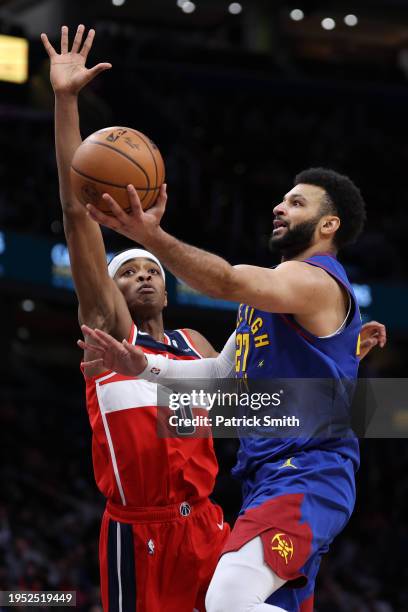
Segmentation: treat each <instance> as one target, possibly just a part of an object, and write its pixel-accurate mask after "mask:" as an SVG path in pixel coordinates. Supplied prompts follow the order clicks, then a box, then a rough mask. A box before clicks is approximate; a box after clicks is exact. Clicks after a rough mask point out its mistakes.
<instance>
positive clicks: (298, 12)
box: [289, 8, 305, 21]
mask: <svg viewBox="0 0 408 612" xmlns="http://www.w3.org/2000/svg"><path fill="white" fill-rule="evenodd" d="M289 16H290V18H291V19H293V21H302V19H303V18H304V16H305V14H304V12H303V11H302V9H298V8H296V9H293V11H290V13H289Z"/></svg>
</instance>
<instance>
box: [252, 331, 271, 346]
mask: <svg viewBox="0 0 408 612" xmlns="http://www.w3.org/2000/svg"><path fill="white" fill-rule="evenodd" d="M254 342H255V347H256V348H260V347H261V346H268V345H269V338H268V334H262V336H256V337H255V338H254Z"/></svg>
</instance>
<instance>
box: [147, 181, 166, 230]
mask: <svg viewBox="0 0 408 612" xmlns="http://www.w3.org/2000/svg"><path fill="white" fill-rule="evenodd" d="M166 204H167V185H166V184H165V183H163V185H162V186H161V187H160V193H159V196H158V198H157V200H156V202H155V203H154V205H153V206H151V207H150V208H149V212H150V213H154V215H155V216H156V218H157V219H158V220H159V221H160V219H161V218H162V216H163V215H164V211H165V210H166Z"/></svg>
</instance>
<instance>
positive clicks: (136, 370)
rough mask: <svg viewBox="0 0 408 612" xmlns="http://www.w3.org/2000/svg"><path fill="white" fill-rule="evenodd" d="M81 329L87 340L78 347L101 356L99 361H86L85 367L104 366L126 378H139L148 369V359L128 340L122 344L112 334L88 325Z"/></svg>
mask: <svg viewBox="0 0 408 612" xmlns="http://www.w3.org/2000/svg"><path fill="white" fill-rule="evenodd" d="M81 329H82V333H83V334H84V337H86V338H87V340H86V341H84V340H78V342H77V344H78V346H79V347H81V348H82V349H83V350H84V351H85V350H88V351H92V353H96V355H99V357H98V358H97V359H93V360H91V361H84V362H83V363H82V365H83V366H84V367H91V366H96V365H97V366H104V367H105V368H106V369H107V370H113V371H114V372H117V373H118V374H123V375H124V376H138V375H139V374H141V373H142V372H143V370H144V369H145V368H146V366H147V359H146V357H145V354H144V353H143V351H142V349H141V348H140V347H138V346H134V345H133V344H129V342H127V341H126V340H123V342H122V343H120V342H118V341H117V340H115V338H113V337H112V336H111V335H110V334H107V333H106V332H104V331H102V330H100V329H91V328H90V327H88V326H87V325H81Z"/></svg>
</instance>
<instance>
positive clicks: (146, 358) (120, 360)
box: [78, 325, 235, 382]
mask: <svg viewBox="0 0 408 612" xmlns="http://www.w3.org/2000/svg"><path fill="white" fill-rule="evenodd" d="M82 332H83V334H84V337H85V338H86V339H87V340H86V341H85V342H84V341H83V340H78V345H79V346H80V347H81V348H82V349H84V350H88V351H90V352H92V354H93V355H97V356H98V358H97V359H94V360H92V361H86V362H84V364H83V365H84V366H85V367H97V366H99V367H100V366H103V367H104V368H106V369H107V370H113V371H115V372H118V373H119V374H123V375H125V376H140V378H145V379H146V380H150V381H155V382H159V381H160V380H163V379H169V378H180V379H181V378H213V379H215V378H231V377H233V376H234V375H235V332H234V333H233V334H231V336H230V337H229V339H228V341H227V343H226V344H225V346H224V348H223V349H222V351H221V353H220V354H219V355H218V356H217V357H207V358H204V359H194V360H192V361H184V360H180V361H178V360H175V359H166V358H165V357H163V356H162V355H145V353H144V352H143V351H142V349H141V348H139V347H137V346H134V345H133V344H129V342H127V341H126V340H123V342H122V343H120V342H118V341H117V340H115V338H113V337H112V336H111V335H109V334H107V333H106V332H104V331H102V330H99V329H91V328H89V327H87V326H86V325H82Z"/></svg>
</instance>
